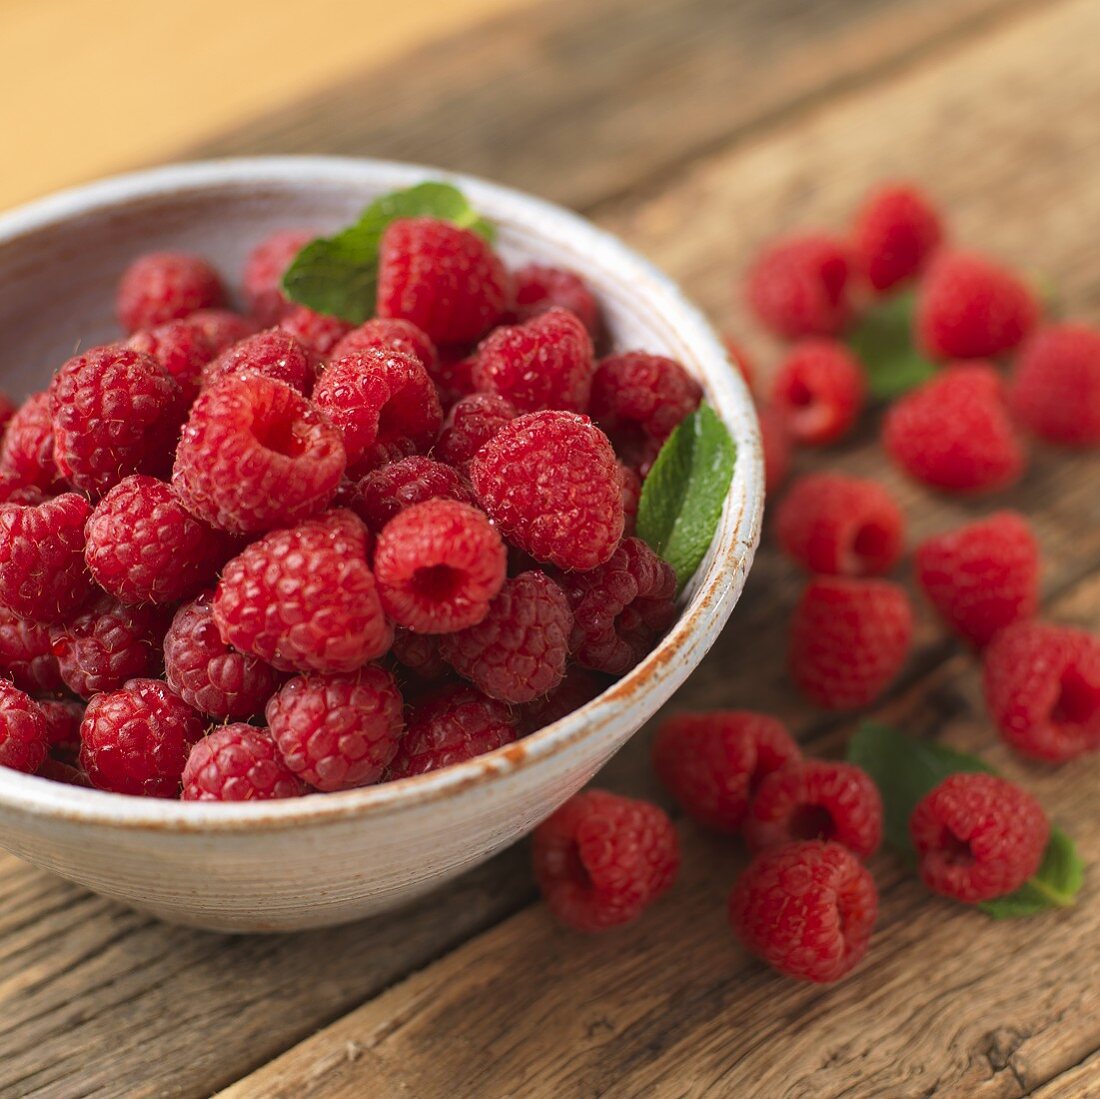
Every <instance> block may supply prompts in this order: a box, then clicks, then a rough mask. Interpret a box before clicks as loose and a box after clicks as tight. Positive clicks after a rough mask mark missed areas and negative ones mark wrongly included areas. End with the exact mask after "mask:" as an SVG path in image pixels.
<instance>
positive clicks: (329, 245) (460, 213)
mask: <svg viewBox="0 0 1100 1099" xmlns="http://www.w3.org/2000/svg"><path fill="white" fill-rule="evenodd" d="M407 217H433V218H440V219H442V220H444V221H449V222H452V223H453V224H455V225H457V226H459V227H460V228H463V229H470V230H472V231H473V232H475V233H478V234H480V235H481V236H483V237H485V239H486V240H490V241H491V240H492V239H493V237H494V229H493V226H492V224H491V223H490V222H488V221H486V220H485V219H484V218H483V217H480V216H479V215H478V213H477V211H475V210H474V208H473V207H472V206H471V205H470V203H469V202H468V201H467V199H466V196H465V195H463V193H462V192H461V191H460V190H459V189H458V188H457V187H453V186H452V185H451V184H449V183H418V184H417V185H416V186H415V187H409V188H408V189H407V190H404V191H393V192H391V193H390V194H388V195H383V196H382V197H381V198H377V199H375V200H374V202H372V203H371V204H370V205H369V206H368V207H367V208H366V209H365V210H364V211H363V213H362V215H361V216H360V218H359V220H358V221H357V222H356V223H355V224H354V225H351V226H349V227H348V228H347V229H344V230H343V231H342V232H339V233H336V234H335V235H334V236H331V237H318V238H317V239H316V240H312V241H310V242H309V244H307V245H306V246H305V247H304V248H303V249H302V250H301V251H300V252H299V253H298V255H297V256H295V258H294V262H293V263H292V264H291V265H290V267H289V268H288V269H287V271H286V274H285V275H283V289H284V290H285V291H286V295H287V297H288V298H290V300H291V301H296V302H298V303H299V304H301V305H307V306H309V308H310V309H314V310H316V311H317V312H318V313H328V314H331V315H332V316H334V317H339V318H341V320H345V321H350V322H351V323H352V324H362V323H363V321H365V320H368V319H370V317H372V316H373V315H374V302H375V296H376V294H377V291H378V248H379V245H380V243H381V240H382V234H383V233H384V232H385V231H386V227H387V226H388V225H389V224H390V222H391V221H396V220H397V219H398V218H407Z"/></svg>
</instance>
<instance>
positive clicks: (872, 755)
mask: <svg viewBox="0 0 1100 1099" xmlns="http://www.w3.org/2000/svg"><path fill="white" fill-rule="evenodd" d="M848 761H849V762H850V763H854V764H856V766H858V767H862V768H863V770H864V771H866V772H867V773H868V774H869V775H870V776H871V779H872V780H873V781H874V783H875V785H876V786H877V787H878V788H879V793H881V794H882V803H883V810H884V820H883V831H884V834H885V836H886V842H887V843H889V844H890V846H891V847H893V848H895V849H896V850H897V851H898V852H899V853H900V854H901V855H903V856H904V857H905V858H906V859H907V860H909V861H910V862H913V861H915V860H916V852H915V851H914V850H913V844H912V842H911V841H910V839H909V818H910V816H912V813H913V810H914V809H915V808H916V805H917V802H918V801H920V799H921V798H922V797H924V795H925V794H927V793H928V792H929V791H930V790H932V789H933V788H934V787H936V786H938V785H939V784H940V783H941V782H943V780H944V779H945V778H947V776H948V775H952V774H955V773H957V772H959V771H985V772H988V773H989V774H995V773H996V772H994V771H993V769H992V768H991V767H989V766H987V765H986V764H985V763H983V762H982V761H981V760H980V759H978V758H977V757H976V756H971V755H967V754H965V753H964V752H956V751H955V750H954V749H952V748H947V747H944V746H943V745H942V744H934V743H931V742H930V741H926V740H917V739H915V738H913V737H908V736H905V735H904V734H903V733H899V732H898V731H897V730H896V729H891V728H889V727H888V726H886V725H876V724H873V723H871V722H865V723H864V724H863V725H861V726H860V728H859V729H858V731H857V732H856V734H855V736H853V737H852V739H851V742H850V743H849V745H848ZM1084 878H1085V864H1084V862H1083V861H1082V860H1081V858H1080V856H1079V855H1078V854H1077V849H1076V848H1075V847H1074V845H1073V841H1072V840H1071V839H1070V838H1069V836H1067V835H1066V834H1065V832H1063V831H1062V830H1061V829H1060V828H1052V829H1051V833H1050V842H1049V843H1048V844H1047V849H1046V853H1045V854H1044V856H1043V862H1042V864H1041V865H1040V867H1039V869H1038V870H1037V871H1036V872H1035V875H1034V877H1032V878H1030V879H1029V880H1028V881H1026V882H1025V883H1024V884H1023V885H1022V886H1020V888H1019V889H1017V890H1016V891H1015V892H1014V893H1009V894H1008V895H1007V896H1004V897H997V898H996V899H995V900H992V901H986V902H984V903H983V904H980V905H978V907H979V908H980V909H981V910H982V911H983V912H985V913H986V914H987V915H989V916H992V917H993V918H994V919H1008V918H1010V917H1016V916H1030V915H1033V914H1034V913H1036V912H1042V911H1045V910H1046V909H1048V908H1065V907H1066V906H1068V905H1071V904H1073V903H1074V901H1075V900H1076V898H1077V894H1078V892H1079V891H1080V889H1081V885H1082V884H1083V882H1084Z"/></svg>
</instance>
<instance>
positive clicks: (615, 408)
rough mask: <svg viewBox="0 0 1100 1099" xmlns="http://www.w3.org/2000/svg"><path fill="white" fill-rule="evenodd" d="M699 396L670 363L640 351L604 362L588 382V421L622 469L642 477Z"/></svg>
mask: <svg viewBox="0 0 1100 1099" xmlns="http://www.w3.org/2000/svg"><path fill="white" fill-rule="evenodd" d="M702 398H703V390H702V388H701V387H700V385H699V383H698V382H697V381H696V380H695V379H694V378H693V377H691V375H690V374H688V372H687V371H686V370H685V369H684V368H683V367H682V366H681V365H680V364H679V363H678V362H676V361H675V360H673V359H667V358H665V357H664V356H663V355H649V354H646V352H644V351H630V352H627V353H626V354H625V355H612V356H611V357H610V358H606V359H604V360H603V361H602V362H601V363H600V365H599V368H598V369H597V371H596V376H595V378H594V380H593V382H592V418H593V419H594V420H595V421H596V422H597V423H598V424H599V425H600V427H601V428H602V429H603V430H604V431H605V432H607V435H608V437H609V438H610V439H611V441H612V443H613V444H614V446H615V450H616V452H617V453H618V454H619V456H620V457H621V458H622V459H623V461H624V462H626V464H627V465H630V466H635V467H637V468H638V469H639V470H640V472H641V473H642V474H643V475H644V474H645V473H646V472H648V470H649V467H650V466H651V465H652V464H653V459H654V458H656V457H657V452H658V451H659V450H660V449H661V444H662V443H663V442H664V441H665V439H667V438H668V437H669V435H671V434H672V432H673V430H674V429H675V427H676V425H677V424H679V423H680V421H681V420H682V419H683V418H684V417H685V416H687V415H688V414H689V413H691V412H694V411H695V409H696V408H698V407H699V402H700V401H701V400H702Z"/></svg>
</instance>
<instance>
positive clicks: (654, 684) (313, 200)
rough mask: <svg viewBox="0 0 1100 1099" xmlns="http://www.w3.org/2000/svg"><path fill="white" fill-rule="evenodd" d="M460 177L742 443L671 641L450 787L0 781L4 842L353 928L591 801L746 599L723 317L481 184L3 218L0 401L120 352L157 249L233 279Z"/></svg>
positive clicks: (305, 922) (450, 775)
mask: <svg viewBox="0 0 1100 1099" xmlns="http://www.w3.org/2000/svg"><path fill="white" fill-rule="evenodd" d="M424 179H451V180H453V181H454V182H455V183H456V184H457V185H458V186H459V187H461V188H462V189H463V190H464V191H465V192H466V194H467V195H468V196H469V198H470V199H471V201H472V202H473V204H474V205H475V206H476V207H477V208H478V209H479V210H480V211H481V212H482V213H483V214H485V215H487V216H488V217H490V218H491V219H492V220H493V221H494V222H495V223H496V224H497V226H498V229H499V241H498V246H499V248H500V250H501V252H502V253H503V255H504V257H505V259H506V260H507V261H508V262H509V263H510V264H513V265H515V264H518V263H520V262H521V261H528V260H533V259H537V260H540V261H543V262H546V263H550V264H558V265H561V266H563V267H567V268H572V269H573V270H576V271H578V272H579V273H580V274H581V275H583V276H584V278H585V279H586V280H587V281H588V283H589V284H590V285H591V286H592V287H593V288H594V290H595V291H596V293H597V294H598V295H599V297H600V299H601V301H602V303H603V306H604V308H605V311H606V315H607V319H608V323H609V328H610V332H611V334H612V337H613V341H614V344H615V346H616V347H619V348H643V349H645V350H648V351H653V352H661V353H665V354H668V355H670V356H672V357H673V358H676V359H678V360H680V361H681V362H682V363H683V364H684V365H685V366H686V367H687V369H688V370H689V371H691V372H692V373H693V374H694V375H695V376H696V377H697V378H698V379H699V380H700V381H701V382H702V383H703V385H704V387H705V389H706V392H707V397H708V399H709V401H710V402H711V404H712V405H713V407H714V408H715V409H716V411H717V412H718V414H719V416H720V417H721V418H722V419H723V421H724V422H725V423H726V425H727V426H728V427H729V429H730V431H731V432H732V434H733V436H734V439H735V440H736V444H737V450H738V458H737V464H736V472H735V474H734V477H733V483H732V485H731V487H730V491H729V497H728V499H727V501H726V504H725V509H724V511H723V514H722V520H721V524H720V526H719V528H718V531H717V533H716V534H715V537H714V541H713V544H712V546H711V548H710V552H709V555H708V556H707V558H706V560H705V562H704V563H703V565H702V566H701V567H700V569H699V571H698V573H697V575H696V576H695V578H694V580H693V581H692V583H691V584H690V585H689V587H688V589H687V591H686V594H685V598H684V606H683V613H682V616H681V618H680V620H679V622H678V623H677V624H676V626H675V627H674V628H673V629H672V631H671V632H670V633H669V635H668V636H667V637H666V638H665V639H664V641H662V643H661V644H660V645H659V646H658V647H657V648H656V649H655V650H654V651H653V652H652V653H651V654H650V655H649V656H648V657H647V658H646V659H645V660H644V661H642V663H641V664H640V665H639V666H638V667H637V668H635V669H634V670H633V671H632V672H631V673H630V674H628V675H626V676H625V677H624V678H623V679H621V680H620V681H619V682H618V683H616V684H615V685H614V686H613V687H611V688H610V689H609V690H608V691H606V692H605V693H604V694H603V695H602V696H600V697H599V698H597V699H596V700H595V701H593V702H591V703H589V704H588V705H587V706H584V707H583V708H581V709H580V710H577V711H576V712H574V713H572V714H570V715H569V716H568V717H565V718H563V719H562V720H560V721H558V722H556V723H555V724H553V725H550V726H548V727H547V728H545V729H542V730H541V731H539V732H537V733H535V734H533V735H532V736H529V737H527V738H526V739H524V740H522V741H519V742H517V743H516V744H513V745H509V746H507V747H504V748H501V749H499V750H497V751H495V752H491V753H489V754H488V755H485V756H482V757H480V758H478V759H474V760H471V761H469V762H467V763H464V764H461V765H458V766H455V767H448V768H446V769H444V770H441V771H438V772H435V773H432V774H427V775H421V776H418V777H415V778H409V779H403V780H401V781H398V782H391V783H387V784H384V785H380V786H373V787H366V788H364V789H359V790H351V791H347V792H344V793H338V794H316V795H311V796H308V797H304V798H296V799H290V800H286V801H273V802H259V803H238V804H210V803H181V802H176V801H161V800H156V799H144V798H132V797H124V796H121V795H118V794H110V793H104V792H101V791H97V790H86V789H79V788H75V787H71V786H65V785H61V784H57V783H53V782H48V781H46V780H44V779H39V778H35V777H32V776H28V775H23V774H18V773H16V772H14V771H10V770H7V769H4V768H0V845H2V846H3V847H5V848H7V849H8V850H9V851H12V852H14V853H15V854H16V855H18V856H20V857H22V858H25V859H27V860H29V861H30V862H32V863H35V864H37V865H39V866H43V867H46V868H48V869H50V870H52V871H55V872H56V873H58V874H60V875H62V876H63V877H65V878H68V879H70V880H71V881H74V882H78V883H80V884H81V885H84V886H87V887H88V888H89V889H92V890H94V891H95V892H97V893H101V894H103V895H105V896H108V897H114V898H118V899H119V900H122V901H125V902H127V903H128V904H131V905H133V906H136V907H138V908H141V909H145V910H147V911H149V912H152V913H155V914H156V915H158V916H161V917H163V918H165V919H168V920H174V921H178V922H183V923H188V924H193V925H196V926H200V927H205V928H211V929H215V930H230V931H282V930H292V929H298V928H306V927H317V926H323V925H326V924H335V923H340V922H344V921H347V920H354V919H357V918H359V917H362V916H366V915H369V914H371V913H376V912H380V911H383V910H385V909H389V908H394V907H396V906H398V905H400V904H403V903H405V902H407V901H409V900H410V899H411V898H413V897H416V896H418V895H420V894H423V893H425V892H427V891H428V890H430V889H432V888H434V887H436V886H438V885H439V884H440V883H442V882H444V881H446V880H447V879H449V878H452V877H454V876H455V875H457V874H459V873H461V872H462V871H463V870H466V869H468V868H469V867H471V866H474V865H475V864H477V863H479V862H482V861H483V860H485V859H487V858H489V856H490V855H492V854H494V852H497V851H499V850H501V849H502V848H503V847H505V846H507V845H508V844H510V843H513V842H514V841H516V840H517V839H519V838H520V837H521V836H523V835H524V834H525V833H527V832H529V831H530V830H531V829H532V828H533V827H534V826H535V825H536V824H537V823H538V822H539V821H540V820H542V819H543V818H545V817H546V816H547V815H549V813H551V812H552V811H553V810H554V809H555V808H556V807H557V806H558V805H559V804H561V802H563V801H564V800H565V799H566V798H568V797H569V796H570V795H571V794H573V793H574V792H576V791H577V790H578V789H579V788H580V787H581V786H583V785H584V783H585V782H587V781H588V780H589V779H590V778H591V777H592V776H593V775H594V774H595V773H596V772H597V771H598V770H599V768H600V767H601V766H602V765H603V764H604V763H605V762H606V761H607V759H608V758H609V757H610V756H611V755H612V753H614V752H615V751H616V750H617V749H619V748H621V747H622V745H623V744H624V743H625V742H626V741H627V740H628V739H629V738H630V736H631V734H633V733H634V732H635V731H636V730H637V729H638V728H639V727H640V726H641V725H642V724H643V723H644V722H645V721H646V720H647V719H648V718H649V717H651V716H652V715H653V714H654V713H655V712H656V710H657V709H658V707H660V706H661V704H662V703H664V702H665V701H666V700H667V699H668V698H669V696H670V695H671V694H672V693H673V691H674V690H676V688H677V687H678V686H679V685H680V684H681V683H683V681H684V680H685V679H686V678H687V677H688V675H689V674H690V673H691V671H692V669H694V668H695V666H696V665H697V664H698V663H699V661H700V660H701V659H702V657H703V655H704V653H706V651H707V649H708V648H709V647H710V646H711V644H712V643H713V642H714V640H715V638H716V637H717V636H718V634H719V632H720V631H721V629H722V627H723V625H724V624H725V622H726V619H727V618H728V616H729V614H730V611H731V610H732V609H733V606H734V604H735V603H736V602H737V598H738V596H739V594H740V592H741V589H742V587H743V585H744V583H745V576H746V574H747V572H748V570H749V566H750V564H751V562H752V557H753V552H754V550H755V547H756V543H757V539H758V537H759V532H760V520H761V513H762V508H763V496H764V489H763V462H762V452H761V446H760V439H759V434H758V431H757V424H756V418H755V414H754V411H753V404H752V400H751V398H750V396H749V393H748V391H747V390H746V388H745V386H744V384H743V383H742V381H741V378H740V377H739V376H738V374H737V372H736V371H733V370H731V369H730V366H729V364H728V361H727V358H726V355H725V352H724V350H723V348H722V346H721V344H720V342H719V341H718V339H717V338H716V337H715V335H714V333H713V332H712V331H711V329H710V327H709V326H708V325H707V322H706V321H705V320H704V319H703V317H702V316H701V315H700V313H699V312H698V310H696V309H695V307H694V306H692V305H691V304H690V303H689V302H688V301H686V300H685V298H684V297H683V295H682V294H681V293H680V291H679V290H678V289H677V288H676V287H675V286H674V285H673V284H672V283H671V282H670V281H669V280H668V279H667V278H666V277H665V276H664V275H662V274H661V273H660V272H659V271H657V270H655V269H654V268H653V267H652V266H651V265H650V264H649V263H647V262H646V261H645V260H643V259H641V258H639V257H638V256H637V255H635V254H634V253H633V252H631V251H630V250H629V249H628V248H626V247H625V246H624V245H623V244H621V243H620V242H619V241H618V240H616V239H615V238H614V237H611V236H609V235H608V234H607V233H604V232H601V231H600V230H599V229H596V228H595V227H594V226H592V225H591V224H589V223H588V222H586V221H584V220H583V219H582V218H580V217H577V216H576V215H574V214H571V213H569V212H567V211H565V210H563V209H560V208H559V207H556V206H553V205H550V204H548V203H546V202H543V201H541V200H539V199H536V198H532V197H530V196H528V195H524V194H520V193H518V192H516V191H512V190H508V189H507V188H504V187H498V186H495V185H493V184H490V183H486V182H483V181H482V180H478V179H470V178H466V177H463V176H454V175H451V174H449V173H446V172H441V171H437V170H434V169H429V168H423V167H416V166H412V165H404V164H394V163H386V162H379V161H369V160H341V159H329V158H298V157H284V158H270V159H254V160H237V161H219V162H212V163H204V164H189V165H182V166H175V167H169V168H163V169H158V170H155V171H148V172H141V173H138V174H134V175H127V176H122V177H119V178H115V179H111V180H107V181H105V182H102V183H96V184H93V185H91V186H88V187H82V188H79V189H77V190H73V191H68V192H65V193H63V194H60V195H57V196H55V197H52V198H47V199H45V200H43V201H40V202H36V203H33V204H31V205H29V206H25V207H22V208H20V209H17V210H14V211H12V212H10V213H8V214H6V215H4V216H3V217H0V285H2V286H3V287H4V293H3V294H2V295H0V350H2V354H0V387H2V388H3V389H5V390H9V391H10V392H12V393H13V394H15V395H18V396H23V395H25V394H26V393H28V392H31V391H33V390H36V389H39V388H41V387H42V386H43V385H44V384H45V383H46V381H47V380H48V378H49V376H50V374H51V372H52V371H53V370H54V369H56V367H57V366H59V365H60V364H61V363H62V362H63V361H64V360H65V359H66V358H68V357H69V356H70V355H71V354H72V353H73V350H74V349H75V348H77V347H78V346H85V347H86V346H89V345H91V344H95V343H98V342H104V341H106V340H108V339H113V338H116V337H117V334H118V332H117V329H116V327H115V324H114V321H113V318H112V299H113V291H114V286H115V283H116V281H117V279H118V276H119V274H120V272H121V271H122V270H123V268H124V267H125V266H126V264H127V263H128V262H129V261H130V260H131V259H133V258H134V257H135V256H136V255H138V254H139V253H141V252H147V251H151V250H155V249H164V248H168V249H171V248H183V249H188V250H193V251H196V252H199V253H201V254H203V255H205V256H208V257H209V258H210V259H212V260H213V261H214V262H215V263H216V264H217V266H218V267H219V268H220V269H221V270H222V271H223V272H225V273H226V275H227V277H230V278H232V277H233V276H234V275H235V274H236V273H238V272H239V271H240V270H241V267H242V264H243V262H244V259H245V256H246V255H247V253H248V251H249V249H251V248H252V247H253V245H255V244H256V242H257V241H259V240H261V239H262V238H263V237H264V236H265V235H266V234H268V233H269V232H271V231H273V230H275V229H277V228H281V227H288V226H314V227H317V228H319V229H321V230H328V229H332V228H335V227H338V226H341V225H344V224H347V223H348V222H350V221H351V220H353V219H354V218H355V217H356V215H357V214H358V213H359V211H360V210H361V209H362V208H363V206H364V205H366V204H367V203H368V202H369V201H370V200H371V199H373V198H374V197H376V196H377V195H379V194H382V193H384V192H387V191H391V190H393V189H395V188H401V187H407V186H410V185H411V184H413V183H416V182H419V181H421V180H424Z"/></svg>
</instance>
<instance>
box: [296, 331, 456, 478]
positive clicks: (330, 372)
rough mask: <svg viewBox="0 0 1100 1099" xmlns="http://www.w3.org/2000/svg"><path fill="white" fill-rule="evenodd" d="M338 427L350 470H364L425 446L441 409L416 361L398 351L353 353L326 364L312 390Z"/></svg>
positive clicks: (436, 430) (433, 434) (438, 421)
mask: <svg viewBox="0 0 1100 1099" xmlns="http://www.w3.org/2000/svg"><path fill="white" fill-rule="evenodd" d="M313 399H314V401H316V403H317V406H318V407H319V408H320V409H321V410H322V411H323V412H324V413H325V414H326V415H327V416H328V418H329V419H330V420H331V422H332V423H333V424H335V425H336V427H337V428H338V429H339V431H340V433H341V435H342V436H343V440H344V449H345V450H346V451H347V455H348V466H349V468H351V469H353V470H355V469H362V470H363V472H366V471H367V470H369V469H371V468H374V467H375V466H379V465H383V464H385V462H386V460H387V458H388V456H389V455H391V454H392V453H393V452H394V448H395V447H396V448H398V450H399V451H400V453H401V454H402V456H404V455H405V454H410V453H415V452H417V451H423V450H427V449H428V448H429V447H430V446H431V445H432V443H434V442H435V437H436V436H437V435H438V434H439V428H440V425H441V424H442V422H443V409H442V408H441V407H440V404H439V397H438V396H437V395H436V392H435V387H434V386H433V385H432V380H431V378H429V377H428V375H427V372H426V371H425V370H424V368H423V367H422V366H421V365H420V363H419V361H417V360H416V359H414V358H412V357H411V356H409V355H405V354H402V353H401V352H400V351H385V350H382V349H377V348H376V349H371V350H368V351H361V352H355V353H353V354H351V355H348V356H347V357H346V358H343V359H338V360H336V361H335V362H332V363H330V364H329V365H328V367H326V369H325V371H324V373H323V374H322V375H321V378H320V380H319V381H318V382H317V387H316V389H315V390H314V393H313Z"/></svg>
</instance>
